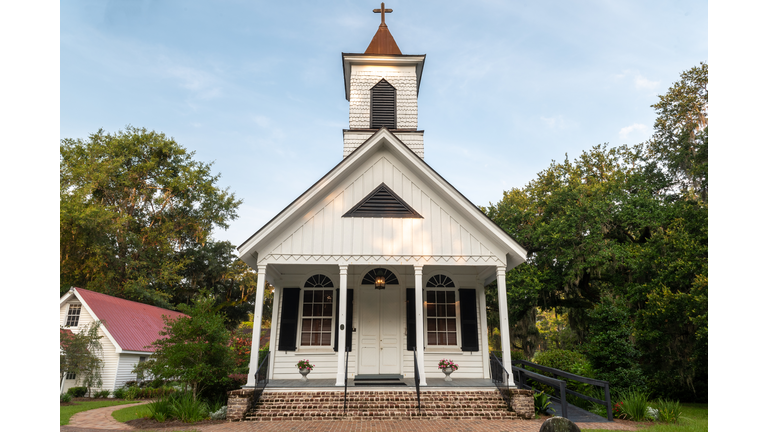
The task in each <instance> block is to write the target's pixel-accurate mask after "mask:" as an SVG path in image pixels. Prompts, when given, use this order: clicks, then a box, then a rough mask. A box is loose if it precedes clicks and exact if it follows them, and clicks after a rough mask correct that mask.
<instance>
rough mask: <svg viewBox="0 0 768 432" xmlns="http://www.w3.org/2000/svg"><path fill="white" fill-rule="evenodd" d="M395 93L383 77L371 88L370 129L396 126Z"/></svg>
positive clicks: (393, 127)
mask: <svg viewBox="0 0 768 432" xmlns="http://www.w3.org/2000/svg"><path fill="white" fill-rule="evenodd" d="M396 95H397V92H396V91H395V88H394V87H392V84H390V83H388V82H387V80H384V79H382V80H381V81H379V82H378V83H377V84H376V85H375V86H373V87H372V88H371V129H380V128H382V127H386V128H389V129H395V128H397V121H396V118H397V116H396V103H395V102H396Z"/></svg>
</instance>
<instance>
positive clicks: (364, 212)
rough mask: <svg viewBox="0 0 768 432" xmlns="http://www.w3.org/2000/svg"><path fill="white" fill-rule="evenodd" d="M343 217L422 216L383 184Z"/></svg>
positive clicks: (417, 217)
mask: <svg viewBox="0 0 768 432" xmlns="http://www.w3.org/2000/svg"><path fill="white" fill-rule="evenodd" d="M342 217H371V218H414V219H422V216H421V215H420V214H418V213H417V212H416V210H414V209H413V208H412V207H411V206H409V205H408V204H406V203H405V201H403V199H402V198H400V197H399V196H397V194H395V193H394V192H393V191H392V189H390V188H388V187H387V185H385V184H384V183H382V184H381V185H379V187H377V188H376V189H374V190H373V192H371V193H370V194H368V196H367V197H365V198H363V199H362V201H360V202H359V203H357V205H355V206H354V207H352V209H350V210H349V211H348V212H346V213H345V214H344V215H343V216H342Z"/></svg>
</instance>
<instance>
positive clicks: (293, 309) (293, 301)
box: [277, 288, 301, 351]
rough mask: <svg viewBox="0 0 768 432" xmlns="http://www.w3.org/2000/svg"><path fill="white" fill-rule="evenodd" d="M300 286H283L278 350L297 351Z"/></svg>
mask: <svg viewBox="0 0 768 432" xmlns="http://www.w3.org/2000/svg"><path fill="white" fill-rule="evenodd" d="M300 292H301V290H300V289H299V288H283V307H282V309H281V311H280V341H279V342H278V344H277V350H278V351H296V330H297V327H296V326H297V324H298V321H299V293H300Z"/></svg>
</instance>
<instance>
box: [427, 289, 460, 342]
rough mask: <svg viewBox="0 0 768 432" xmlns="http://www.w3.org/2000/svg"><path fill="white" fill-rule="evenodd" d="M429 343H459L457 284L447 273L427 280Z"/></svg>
mask: <svg viewBox="0 0 768 432" xmlns="http://www.w3.org/2000/svg"><path fill="white" fill-rule="evenodd" d="M427 288H434V289H431V290H430V289H427V316H426V322H427V345H437V346H455V345H458V341H459V337H458V336H459V333H458V326H457V321H458V316H457V313H456V289H455V288H456V284H454V283H453V280H451V278H449V277H448V276H446V275H442V274H438V275H434V276H432V277H431V278H429V280H428V281H427Z"/></svg>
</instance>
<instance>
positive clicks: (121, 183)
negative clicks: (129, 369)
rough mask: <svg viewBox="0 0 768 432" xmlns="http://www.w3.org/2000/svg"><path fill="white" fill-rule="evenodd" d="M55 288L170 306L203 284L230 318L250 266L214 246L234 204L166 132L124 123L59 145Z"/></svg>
mask: <svg viewBox="0 0 768 432" xmlns="http://www.w3.org/2000/svg"><path fill="white" fill-rule="evenodd" d="M59 149H60V171H59V172H60V174H59V187H60V189H59V198H60V200H59V203H60V219H59V223H60V239H59V245H60V262H59V264H60V285H61V290H62V291H65V290H67V289H69V287H70V286H80V287H83V288H88V289H92V290H94V291H98V292H104V293H106V294H110V295H114V296H117V297H121V298H126V299H130V300H136V301H140V302H143V303H149V304H154V305H157V306H162V307H167V308H172V307H173V306H174V305H175V304H177V303H181V302H187V301H189V299H190V298H191V297H192V296H193V295H194V294H195V293H196V292H197V291H199V290H200V289H202V288H204V287H208V288H210V289H211V290H212V292H213V293H214V294H215V295H216V296H217V298H218V299H219V304H220V305H221V307H222V308H225V309H228V308H234V309H232V310H228V311H227V312H232V313H233V317H232V319H233V320H234V319H237V317H236V315H237V314H238V313H239V314H240V315H241V316H242V317H244V316H245V312H244V311H245V309H247V306H243V304H244V303H247V301H248V300H250V301H252V298H251V297H253V294H254V293H255V290H253V286H255V285H254V284H255V282H254V280H255V279H254V277H253V274H252V273H253V272H251V271H249V270H247V267H245V266H244V264H242V263H240V264H236V263H238V262H239V261H237V260H236V259H235V257H234V254H233V250H234V246H232V245H231V244H229V243H228V242H212V241H210V240H211V233H212V232H213V230H214V229H215V228H217V227H218V228H227V227H228V222H229V221H231V220H233V219H235V218H236V210H237V208H238V206H239V205H240V203H241V201H239V200H236V199H235V197H234V195H233V194H231V193H229V192H228V191H227V190H225V189H221V188H219V187H218V186H217V185H216V183H217V181H218V179H219V175H218V174H213V173H212V171H211V164H206V163H202V162H198V161H195V160H194V159H193V156H194V153H193V152H192V153H190V152H187V151H186V149H184V148H183V147H182V146H180V145H179V144H177V143H176V142H175V141H174V140H173V139H172V138H169V137H166V136H165V135H164V134H162V133H157V132H154V131H147V130H146V129H141V128H135V127H131V126H128V127H126V129H125V130H124V131H119V132H117V133H115V134H108V133H105V132H104V131H102V130H99V131H98V132H96V133H95V134H92V135H90V136H89V137H88V139H87V140H81V139H76V140H75V139H63V140H62V141H61V145H60V148H59Z"/></svg>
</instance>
